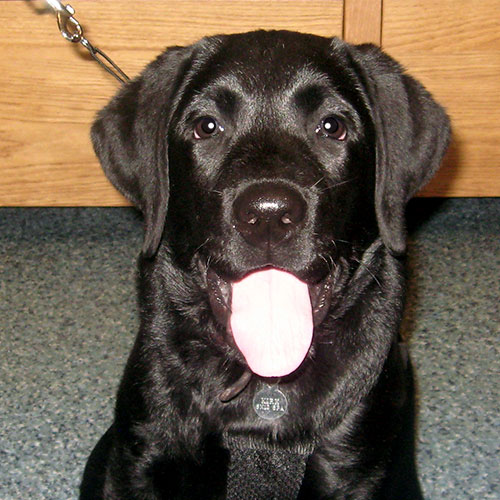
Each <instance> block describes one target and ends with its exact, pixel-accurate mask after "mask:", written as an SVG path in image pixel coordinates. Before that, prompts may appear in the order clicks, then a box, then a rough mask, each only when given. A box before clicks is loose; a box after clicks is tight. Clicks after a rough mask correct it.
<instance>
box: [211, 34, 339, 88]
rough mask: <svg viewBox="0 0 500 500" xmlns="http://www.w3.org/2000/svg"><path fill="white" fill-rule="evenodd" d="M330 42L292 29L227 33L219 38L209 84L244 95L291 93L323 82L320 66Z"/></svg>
mask: <svg viewBox="0 0 500 500" xmlns="http://www.w3.org/2000/svg"><path fill="white" fill-rule="evenodd" d="M331 52H332V50H331V41H330V40H329V39H326V38H323V37H314V36H311V35H304V34H300V33H292V32H260V31H259V32H252V33H245V34H239V35H228V36H226V37H223V38H222V39H220V41H219V46H218V47H217V49H216V54H215V56H214V59H215V60H216V64H214V71H213V75H212V79H211V80H212V81H211V84H212V85H213V86H214V87H226V88H232V89H235V90H238V91H239V92H241V93H244V94H256V93H257V94H258V93H267V94H269V93H272V92H273V91H274V92H279V93H280V94H281V95H283V93H287V92H291V93H293V92H294V91H295V90H297V89H298V88H300V87H303V86H307V85H313V84H323V85H325V86H326V85H328V84H329V83H330V82H329V78H328V76H327V74H326V72H325V71H324V70H322V69H321V67H322V66H323V67H325V66H326V65H327V60H328V59H329V58H330V55H331Z"/></svg>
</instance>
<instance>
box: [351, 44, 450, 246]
mask: <svg viewBox="0 0 500 500" xmlns="http://www.w3.org/2000/svg"><path fill="white" fill-rule="evenodd" d="M350 49H351V50H350V52H351V55H352V58H353V62H354V64H355V65H356V66H358V73H360V74H361V75H362V80H363V84H364V86H365V92H366V95H367V98H368V107H369V108H370V110H371V113H372V119H373V122H374V127H375V134H376V156H377V158H376V190H375V210H376V215H377V222H378V226H379V231H380V235H381V237H382V240H383V242H384V244H385V246H386V247H387V248H388V249H389V250H390V251H391V253H393V254H394V255H402V254H404V252H405V250H406V224H405V208H406V204H407V202H408V201H409V199H410V198H411V197H413V196H414V195H415V194H416V193H417V191H418V190H419V189H420V188H422V187H423V186H424V185H425V184H426V183H427V182H428V181H429V180H430V179H431V177H432V176H433V175H434V173H435V172H436V170H437V169H438V167H439V164H440V163H441V160H442V158H443V156H444V153H445V151H446V148H447V146H448V143H449V138H450V123H449V119H448V116H447V115H446V112H445V111H444V109H443V108H442V107H441V106H440V105H439V104H437V103H436V102H435V101H434V99H433V98H432V96H431V95H430V94H429V93H428V92H427V91H426V90H425V88H424V87H423V86H422V85H421V84H420V83H419V82H417V81H416V80H414V79H413V78H412V77H411V76H409V75H407V74H405V73H404V70H403V69H402V68H401V66H400V65H399V64H398V63H397V62H396V61H394V59H392V58H391V57H389V56H388V55H387V54H385V53H384V52H382V51H381V50H380V49H379V48H378V47H376V46H374V45H371V44H365V45H358V46H350Z"/></svg>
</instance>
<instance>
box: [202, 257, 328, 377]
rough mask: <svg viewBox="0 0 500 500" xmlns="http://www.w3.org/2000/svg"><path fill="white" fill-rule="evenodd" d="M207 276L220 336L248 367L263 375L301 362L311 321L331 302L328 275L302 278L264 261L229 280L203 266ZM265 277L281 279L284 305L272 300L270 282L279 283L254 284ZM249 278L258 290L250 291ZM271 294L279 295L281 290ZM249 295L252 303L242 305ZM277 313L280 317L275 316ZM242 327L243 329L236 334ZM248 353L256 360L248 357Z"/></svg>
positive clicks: (322, 315) (292, 368)
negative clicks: (286, 300) (310, 280)
mask: <svg viewBox="0 0 500 500" xmlns="http://www.w3.org/2000/svg"><path fill="white" fill-rule="evenodd" d="M206 276H207V289H208V297H209V301H210V306H211V308H212V311H213V314H214V317H215V318H216V320H217V322H218V323H219V324H220V325H222V327H223V328H224V332H225V335H224V340H225V342H226V343H227V344H228V345H230V346H232V347H235V348H237V349H238V350H239V351H240V353H241V354H242V355H243V358H244V359H245V361H246V363H247V364H248V366H249V368H250V370H251V371H252V372H254V373H255V374H257V375H259V376H262V377H280V376H286V375H288V374H290V373H292V372H293V371H295V370H296V369H297V368H298V367H299V366H300V365H301V364H302V362H303V360H304V359H305V357H307V354H308V352H309V349H310V346H311V343H312V336H313V327H317V326H318V325H320V324H321V323H322V322H323V320H324V319H325V317H326V315H327V312H328V309H329V307H330V302H331V298H332V288H333V285H332V284H333V277H332V276H331V275H327V276H325V277H324V278H323V279H322V280H321V281H319V282H316V283H307V282H304V281H302V280H300V279H299V278H298V277H297V276H296V275H295V274H294V273H290V272H289V271H287V270H284V269H278V268H274V267H270V266H267V267H264V268H261V269H257V270H252V271H251V272H249V273H247V274H245V275H243V277H242V278H240V279H238V280H234V281H232V280H230V279H228V278H224V277H222V276H221V274H219V273H217V272H216V271H215V270H214V269H212V268H209V269H208V270H207V271H206ZM259 276H263V278H259ZM269 279H270V281H271V282H273V283H275V282H276V281H277V282H280V281H283V282H284V283H283V286H284V288H285V289H287V288H288V289H289V290H288V291H289V297H290V304H289V305H288V304H282V303H281V306H280V305H279V304H277V305H275V304H274V299H273V297H272V294H273V293H274V290H275V287H278V286H281V285H274V284H273V285H269V286H268V285H262V284H261V285H259V283H260V282H259V280H261V281H262V280H263V281H265V282H267V281H268V280H269ZM252 280H253V281H254V285H251V284H250V285H248V286H250V287H252V286H254V287H255V286H256V287H257V291H256V292H252V293H249V292H247V289H246V287H247V285H243V283H246V282H251V281H252ZM255 283H256V285H255ZM259 286H262V288H261V289H259ZM242 288H243V292H242V291H241V289H242ZM285 292H286V290H285ZM270 295H271V296H270ZM276 295H278V296H279V300H281V298H282V297H283V295H286V293H283V292H280V293H276ZM254 300H255V302H256V304H255V305H247V303H248V302H252V301H254ZM241 309H243V310H244V312H243V313H241ZM248 309H249V310H248ZM280 315H281V316H284V318H283V319H279V316H280ZM242 318H243V319H242ZM277 318H278V319H277ZM241 323H243V325H241ZM268 323H272V326H269V324H268ZM255 325H256V326H255ZM241 330H243V331H244V333H243V334H241V336H240V334H239V332H240V331H241ZM259 343H260V345H259ZM243 344H244V345H243ZM248 344H250V346H249V345H248ZM268 345H271V346H277V347H274V349H275V352H274V353H273V352H270V350H272V349H273V347H268ZM259 349H260V351H259ZM254 350H257V353H256V354H253V351H254ZM249 353H252V354H249ZM252 356H253V357H254V358H257V361H255V362H253V361H252ZM262 358H267V359H266V360H263V359H262ZM242 361H243V359H242Z"/></svg>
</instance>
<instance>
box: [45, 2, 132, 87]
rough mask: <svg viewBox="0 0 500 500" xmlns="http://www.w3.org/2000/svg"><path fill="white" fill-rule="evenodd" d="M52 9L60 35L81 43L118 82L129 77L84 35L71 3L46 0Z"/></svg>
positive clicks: (70, 40)
mask: <svg viewBox="0 0 500 500" xmlns="http://www.w3.org/2000/svg"><path fill="white" fill-rule="evenodd" d="M46 1H47V3H48V4H49V5H50V7H52V9H54V11H55V13H56V16H57V25H58V27H59V31H60V32H61V35H62V36H63V37H64V38H65V39H66V40H68V41H69V42H73V43H81V44H82V45H83V46H84V47H85V48H86V49H87V50H88V51H89V53H90V55H91V56H92V57H93V58H94V59H95V60H96V62H98V63H99V64H100V65H101V66H102V67H103V68H104V69H105V70H106V71H107V72H108V73H109V74H111V75H113V76H114V77H115V78H116V79H117V80H118V81H119V82H120V83H126V82H127V81H128V80H129V77H128V76H127V75H126V74H125V73H124V72H123V71H122V70H121V69H120V68H119V66H118V65H117V64H116V63H114V62H113V60H112V59H111V58H110V57H109V56H107V55H106V54H105V53H104V52H103V51H102V50H101V49H99V48H97V47H96V46H94V45H92V44H91V43H90V42H89V41H88V40H87V39H86V38H85V37H84V36H83V28H82V26H81V24H80V23H79V22H78V21H77V20H76V18H75V17H74V16H75V9H73V7H71V5H69V4H68V5H64V4H63V3H61V2H59V0H46Z"/></svg>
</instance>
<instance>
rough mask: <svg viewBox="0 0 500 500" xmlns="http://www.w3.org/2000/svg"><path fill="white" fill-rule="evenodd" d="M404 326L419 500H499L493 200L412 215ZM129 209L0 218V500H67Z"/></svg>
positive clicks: (126, 293) (103, 380)
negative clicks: (414, 397) (413, 386)
mask: <svg viewBox="0 0 500 500" xmlns="http://www.w3.org/2000/svg"><path fill="white" fill-rule="evenodd" d="M411 214H412V217H411V219H412V221H413V223H412V226H414V227H415V228H414V230H413V231H412V235H411V246H410V266H409V268H410V269H409V272H410V278H411V280H410V293H409V304H408V311H407V317H406V328H407V330H408V331H409V332H410V333H411V335H412V342H411V343H412V352H413V358H414V361H415V364H416V367H417V373H418V380H419V391H420V418H419V427H420V443H419V456H418V459H419V466H420V473H421V474H420V475H421V477H422V484H423V487H424V490H425V493H426V498H427V499H432V500H434V499H453V500H465V499H467V500H468V499H480V500H483V499H499V498H500V480H499V477H500V474H499V467H498V463H499V460H500V454H499V427H500V418H499V406H500V405H499V400H500V397H499V396H500V390H499V389H500V388H499V381H500V377H499V371H500V357H499V340H500V339H499V337H500V335H499V317H500V315H499V311H498V304H499V289H500V278H499V271H500V238H499V234H500V199H495V200H491V199H482V200H481V199H469V200H447V201H444V202H434V201H431V200H420V201H418V202H417V203H415V204H414V205H413V207H412V210H411ZM140 239H141V222H140V218H139V217H138V215H137V213H136V212H135V211H133V210H132V209H8V208H4V209H0V256H1V257H0V308H1V309H0V312H1V314H0V333H1V352H0V363H1V364H0V395H1V406H0V454H1V457H0V458H1V461H0V464H1V465H0V498H1V499H2V500H11V499H16V500H18V499H21V500H26V499H30V500H36V499H50V500H68V499H71V498H76V496H77V495H76V491H77V486H78V483H79V480H80V476H81V473H82V470H83V466H84V463H85V460H86V457H87V455H88V453H89V452H90V450H91V448H92V446H93V445H94V443H95V441H96V440H97V438H98V436H99V435H100V434H101V433H102V432H103V431H104V430H105V428H106V427H107V425H108V424H109V422H110V420H111V417H112V406H113V398H114V392H115V390H116V387H117V384H118V381H119V377H120V375H121V372H122V369H123V366H124V363H125V360H126V356H127V353H128V351H129V349H130V347H131V344H132V342H133V338H134V334H135V331H136V328H137V324H138V319H137V311H136V299H135V289H134V287H135V257H136V255H137V253H138V251H139V248H140Z"/></svg>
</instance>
